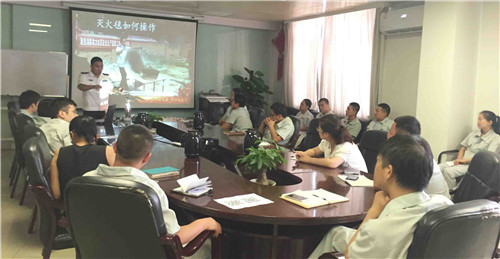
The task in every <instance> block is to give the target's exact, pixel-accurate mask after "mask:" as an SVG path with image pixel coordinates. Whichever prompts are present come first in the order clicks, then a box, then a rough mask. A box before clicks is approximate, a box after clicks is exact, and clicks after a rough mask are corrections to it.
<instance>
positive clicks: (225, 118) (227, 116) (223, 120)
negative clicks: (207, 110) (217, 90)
mask: <svg viewBox="0 0 500 259" xmlns="http://www.w3.org/2000/svg"><path fill="white" fill-rule="evenodd" d="M236 93H242V90H241V88H233V90H231V97H230V100H231V102H232V101H233V100H234V95H235V94H236ZM231 110H232V108H231V105H229V107H227V109H226V112H225V113H224V115H222V118H220V119H219V125H220V126H222V125H223V124H224V122H226V120H227V118H229V115H230V114H231Z"/></svg>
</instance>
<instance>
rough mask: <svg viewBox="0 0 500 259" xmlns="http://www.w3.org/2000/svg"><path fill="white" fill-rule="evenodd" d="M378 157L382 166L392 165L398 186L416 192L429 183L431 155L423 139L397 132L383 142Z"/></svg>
mask: <svg viewBox="0 0 500 259" xmlns="http://www.w3.org/2000/svg"><path fill="white" fill-rule="evenodd" d="M379 157H380V159H381V162H382V168H386V167H387V166H389V165H392V169H393V173H394V175H395V176H396V182H397V184H398V185H399V186H401V187H403V188H406V189H411V190H414V191H417V192H418V191H422V190H423V189H425V188H426V187H427V185H428V184H429V180H430V179H431V176H432V168H433V157H432V152H431V148H430V146H429V143H427V141H426V140H425V139H423V138H421V137H419V136H411V135H407V134H398V135H396V136H394V137H392V138H390V139H388V140H387V141H385V142H384V145H383V146H382V149H381V150H380V153H379Z"/></svg>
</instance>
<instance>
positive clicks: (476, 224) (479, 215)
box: [407, 200, 500, 258]
mask: <svg viewBox="0 0 500 259" xmlns="http://www.w3.org/2000/svg"><path fill="white" fill-rule="evenodd" d="M499 234H500V205H499V204H498V203H495V202H492V201H488V200H474V201H469V202H463V203H458V204H455V205H451V206H449V207H445V208H440V209H436V210H432V211H429V212H427V213H426V214H425V215H424V216H423V217H422V219H421V220H420V221H419V222H418V224H417V227H416V229H415V232H414V234H413V241H412V243H411V245H410V248H409V249H408V256H407V258H493V255H494V253H495V251H496V249H497V246H498V240H499Z"/></svg>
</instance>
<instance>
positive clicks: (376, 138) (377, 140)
mask: <svg viewBox="0 0 500 259" xmlns="http://www.w3.org/2000/svg"><path fill="white" fill-rule="evenodd" d="M386 139H387V132H385V131H381V130H368V131H366V132H365V133H364V134H363V137H362V138H361V141H360V143H359V151H361V154H362V155H363V158H364V159H365V163H366V168H367V169H368V172H369V173H371V174H373V171H374V170H375V164H376V163H377V156H378V152H379V151H380V149H382V145H383V144H384V142H385V140H386Z"/></svg>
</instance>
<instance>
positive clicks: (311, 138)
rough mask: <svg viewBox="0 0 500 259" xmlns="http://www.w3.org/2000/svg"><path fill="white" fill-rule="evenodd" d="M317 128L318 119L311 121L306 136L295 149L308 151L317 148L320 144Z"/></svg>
mask: <svg viewBox="0 0 500 259" xmlns="http://www.w3.org/2000/svg"><path fill="white" fill-rule="evenodd" d="M318 127H319V119H313V120H312V121H311V122H309V126H308V127H307V131H306V136H305V138H304V140H302V143H301V144H300V146H299V147H298V148H297V150H303V151H305V150H308V149H310V148H313V147H317V146H318V145H319V143H320V142H321V138H320V137H319V133H318V130H317V128H318Z"/></svg>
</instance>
